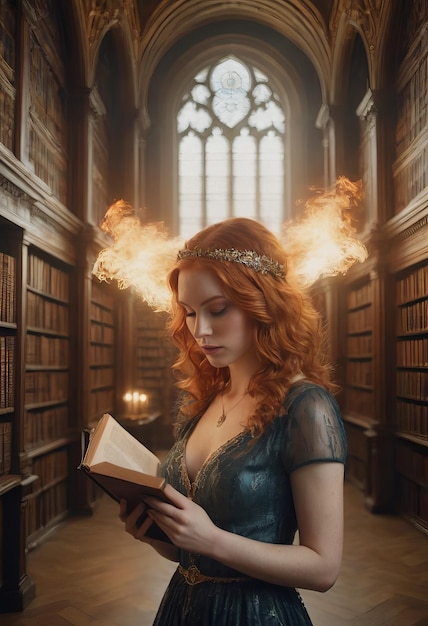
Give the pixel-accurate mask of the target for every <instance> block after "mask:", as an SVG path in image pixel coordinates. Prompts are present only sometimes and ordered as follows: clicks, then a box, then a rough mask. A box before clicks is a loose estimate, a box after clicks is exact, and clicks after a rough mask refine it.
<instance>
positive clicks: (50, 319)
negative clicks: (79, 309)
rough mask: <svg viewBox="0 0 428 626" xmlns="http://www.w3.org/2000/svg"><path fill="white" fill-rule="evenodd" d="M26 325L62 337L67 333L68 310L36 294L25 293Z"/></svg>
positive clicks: (62, 305)
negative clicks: (55, 333)
mask: <svg viewBox="0 0 428 626" xmlns="http://www.w3.org/2000/svg"><path fill="white" fill-rule="evenodd" d="M27 324H28V326H30V327H32V328H39V329H41V330H50V331H53V332H57V333H61V334H63V335H66V334H68V332H69V308H68V306H67V305H64V304H60V303H59V302H53V301H52V300H47V299H46V298H44V297H42V296H39V295H38V294H36V293H34V292H32V291H29V292H28V293H27Z"/></svg>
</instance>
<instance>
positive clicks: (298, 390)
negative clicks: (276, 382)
mask: <svg viewBox="0 0 428 626" xmlns="http://www.w3.org/2000/svg"><path fill="white" fill-rule="evenodd" d="M302 401H307V402H308V401H310V402H315V401H318V402H325V401H328V402H333V403H334V404H335V405H336V406H337V403H336V400H335V398H334V396H333V394H332V393H331V392H330V391H328V389H326V387H324V386H323V385H320V384H319V383H316V382H314V381H312V380H309V379H308V378H299V379H298V380H297V381H296V382H294V383H293V384H292V385H291V387H290V388H289V390H288V392H287V395H286V397H285V400H284V408H285V409H286V411H287V410H288V409H289V408H290V406H291V405H292V404H294V403H296V402H302Z"/></svg>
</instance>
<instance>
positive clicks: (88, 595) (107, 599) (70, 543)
mask: <svg viewBox="0 0 428 626" xmlns="http://www.w3.org/2000/svg"><path fill="white" fill-rule="evenodd" d="M345 528H346V535H345V550H344V559H343V567H342V571H341V574H340V577H339V580H338V582H337V583H336V585H335V586H334V587H333V588H332V589H331V590H330V591H329V592H327V593H326V594H320V593H315V592H308V591H303V592H302V595H303V597H304V600H305V603H306V605H307V607H308V610H309V613H310V615H311V617H312V620H313V623H314V626H349V625H350V626H384V625H385V626H386V625H388V626H428V598H427V593H426V591H427V588H428V539H427V537H426V535H424V534H423V533H421V532H419V531H417V530H416V529H414V528H413V527H412V526H411V525H410V524H408V523H406V522H405V521H403V520H402V519H400V518H399V517H393V516H385V515H379V516H377V515H373V514H371V513H369V512H368V511H367V510H366V509H365V508H364V505H363V497H362V495H361V493H360V492H359V491H357V490H356V489H355V488H354V487H353V486H351V485H349V484H346V486H345ZM174 569H175V564H173V563H169V562H168V561H165V560H164V559H162V558H161V557H159V556H158V555H157V554H156V553H155V552H154V551H153V550H152V549H151V548H149V547H148V546H145V545H143V544H140V545H139V544H136V543H135V541H134V540H133V539H132V538H131V537H129V536H128V535H126V533H125V532H123V530H122V524H121V522H120V521H119V519H118V517H117V507H116V505H115V503H113V502H112V501H110V499H108V498H107V497H104V498H102V500H101V501H100V502H99V504H98V506H97V509H96V511H95V514H94V516H93V517H91V518H71V519H69V520H67V521H66V522H65V523H64V524H63V525H62V526H60V527H59V528H58V529H57V530H56V531H54V532H53V533H52V535H51V536H50V537H49V539H48V540H47V541H46V542H45V543H43V544H42V545H40V546H39V547H38V548H37V549H35V550H34V551H32V552H31V553H30V554H29V556H28V573H29V575H30V577H31V578H32V579H33V581H34V582H35V584H36V598H35V600H34V601H33V602H32V603H31V604H30V605H29V606H28V608H27V609H26V611H25V612H24V613H21V614H9V615H0V625H1V626H3V625H4V626H6V625H7V626H35V625H39V624H40V625H41V626H70V625H72V626H150V625H151V624H152V621H153V617H154V614H155V612H156V608H157V606H158V603H159V601H160V599H161V596H162V594H163V591H164V589H165V587H166V585H167V582H168V580H169V578H170V575H171V574H172V572H173V570H174ZM165 626H167V625H165ZM201 626H202V625H201ZM237 626H238V625H237ZM239 626H241V625H239ZM242 626H244V625H242Z"/></svg>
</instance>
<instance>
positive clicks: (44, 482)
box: [32, 449, 68, 489]
mask: <svg viewBox="0 0 428 626" xmlns="http://www.w3.org/2000/svg"><path fill="white" fill-rule="evenodd" d="M32 473H33V474H35V475H36V476H38V479H39V488H40V489H43V488H45V487H48V486H50V485H51V484H53V483H56V482H58V481H59V480H62V479H64V478H67V475H68V453H67V450H66V449H63V450H55V452H50V453H49V454H44V455H42V456H38V457H36V458H35V459H33V467H32Z"/></svg>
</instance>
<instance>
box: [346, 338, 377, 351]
mask: <svg viewBox="0 0 428 626" xmlns="http://www.w3.org/2000/svg"><path fill="white" fill-rule="evenodd" d="M372 349H373V338H372V334H371V332H368V333H366V334H364V335H348V337H347V338H346V353H347V355H348V356H353V355H356V356H357V355H359V354H361V355H366V354H371V351H372Z"/></svg>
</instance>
